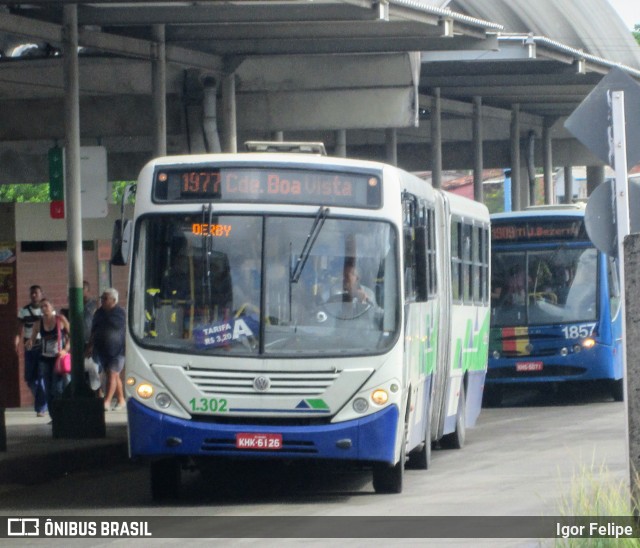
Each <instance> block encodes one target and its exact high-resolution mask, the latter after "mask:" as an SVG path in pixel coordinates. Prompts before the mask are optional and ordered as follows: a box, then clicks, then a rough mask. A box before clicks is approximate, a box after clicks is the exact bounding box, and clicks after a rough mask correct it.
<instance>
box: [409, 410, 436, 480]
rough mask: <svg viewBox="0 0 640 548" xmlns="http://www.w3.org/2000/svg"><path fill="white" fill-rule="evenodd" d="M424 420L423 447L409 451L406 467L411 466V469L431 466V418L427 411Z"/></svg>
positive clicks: (425, 468)
mask: <svg viewBox="0 0 640 548" xmlns="http://www.w3.org/2000/svg"><path fill="white" fill-rule="evenodd" d="M425 422H426V424H425V427H424V429H425V434H424V436H425V437H424V445H423V447H422V448H421V449H419V450H418V451H412V452H411V453H409V460H408V461H407V468H411V469H413V470H428V469H429V467H430V466H431V418H430V417H429V412H427V418H426V420H425Z"/></svg>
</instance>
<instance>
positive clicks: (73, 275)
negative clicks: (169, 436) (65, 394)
mask: <svg viewBox="0 0 640 548" xmlns="http://www.w3.org/2000/svg"><path fill="white" fill-rule="evenodd" d="M77 10H78V8H77V6H76V5H75V4H71V5H65V6H64V25H63V29H64V31H63V33H62V35H63V48H64V65H63V67H64V80H65V98H64V126H65V128H64V129H65V174H64V175H65V181H64V200H65V217H66V219H65V220H66V224H67V268H68V275H69V282H68V283H69V320H70V322H71V333H70V338H71V375H72V380H71V385H70V387H69V388H70V394H71V397H70V398H59V399H57V400H55V401H52V402H51V407H50V409H49V412H50V413H51V418H52V420H53V423H52V429H51V430H52V434H53V437H54V438H103V437H104V436H105V434H106V430H105V423H104V409H103V403H102V401H100V400H99V399H97V398H96V397H95V396H94V395H93V394H92V393H91V391H90V390H89V388H88V387H87V385H86V383H85V380H84V333H83V331H84V320H83V303H82V279H83V278H82V201H81V199H80V189H81V181H80V86H79V80H80V71H79V63H78V11H77ZM78 417H81V419H79V418H78Z"/></svg>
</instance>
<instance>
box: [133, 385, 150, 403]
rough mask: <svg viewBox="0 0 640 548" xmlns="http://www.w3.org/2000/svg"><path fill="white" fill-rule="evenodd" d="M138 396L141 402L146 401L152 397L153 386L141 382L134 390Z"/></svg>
mask: <svg viewBox="0 0 640 548" xmlns="http://www.w3.org/2000/svg"><path fill="white" fill-rule="evenodd" d="M136 392H137V393H138V396H140V397H141V398H142V399H143V400H148V399H149V398H150V397H151V396H153V386H151V385H150V384H149V383H146V382H143V383H142V384H140V385H139V386H138V388H137V389H136Z"/></svg>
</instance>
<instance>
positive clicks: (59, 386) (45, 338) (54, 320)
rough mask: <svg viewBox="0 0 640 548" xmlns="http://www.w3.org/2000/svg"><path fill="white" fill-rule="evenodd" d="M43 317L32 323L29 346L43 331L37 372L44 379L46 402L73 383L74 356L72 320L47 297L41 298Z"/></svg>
mask: <svg viewBox="0 0 640 548" xmlns="http://www.w3.org/2000/svg"><path fill="white" fill-rule="evenodd" d="M40 308H41V309H42V317H41V318H40V320H39V321H38V322H37V323H36V324H35V325H34V326H33V331H32V333H31V340H30V341H29V343H30V345H33V344H34V343H35V339H36V337H37V335H38V333H40V338H41V341H42V352H41V354H40V361H39V363H38V375H39V376H40V377H42V379H43V380H44V387H45V392H46V395H47V401H48V402H51V400H52V399H53V398H55V397H58V396H60V395H62V392H63V390H64V389H65V387H66V386H67V385H68V384H69V383H70V382H71V355H70V354H69V344H70V340H69V321H68V320H67V318H65V317H64V316H63V315H62V314H56V310H55V308H54V306H53V304H52V303H51V301H50V300H49V299H47V298H44V299H42V300H41V301H40Z"/></svg>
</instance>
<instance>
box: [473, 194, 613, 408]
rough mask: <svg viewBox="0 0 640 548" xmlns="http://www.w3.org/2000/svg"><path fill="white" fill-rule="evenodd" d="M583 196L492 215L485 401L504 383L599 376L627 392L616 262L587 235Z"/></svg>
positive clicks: (498, 399) (493, 399)
mask: <svg viewBox="0 0 640 548" xmlns="http://www.w3.org/2000/svg"><path fill="white" fill-rule="evenodd" d="M584 214H585V208H584V205H582V204H575V205H564V206H540V207H532V208H529V209H527V210H525V211H519V212H511V213H499V214H494V215H492V216H491V242H492V244H491V245H492V260H491V269H492V272H491V329H490V340H489V364H488V370H487V378H486V384H485V394H484V403H485V405H489V406H495V405H500V403H502V398H503V394H504V388H505V387H507V386H514V385H520V386H522V385H525V384H528V385H529V386H532V385H534V386H539V387H540V388H542V387H544V386H545V384H543V383H547V384H548V383H558V385H559V384H560V383H569V382H574V381H576V382H582V381H598V382H604V383H606V386H607V388H608V390H609V391H610V393H611V395H612V396H613V399H614V400H616V401H622V399H623V382H622V376H623V365H622V335H621V313H620V288H619V283H618V275H617V267H616V262H615V261H614V259H613V258H612V257H609V256H607V255H605V254H604V253H601V252H600V251H598V250H597V249H596V248H595V247H594V246H593V244H592V243H591V241H590V240H589V237H588V236H587V232H586V229H585V224H584Z"/></svg>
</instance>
